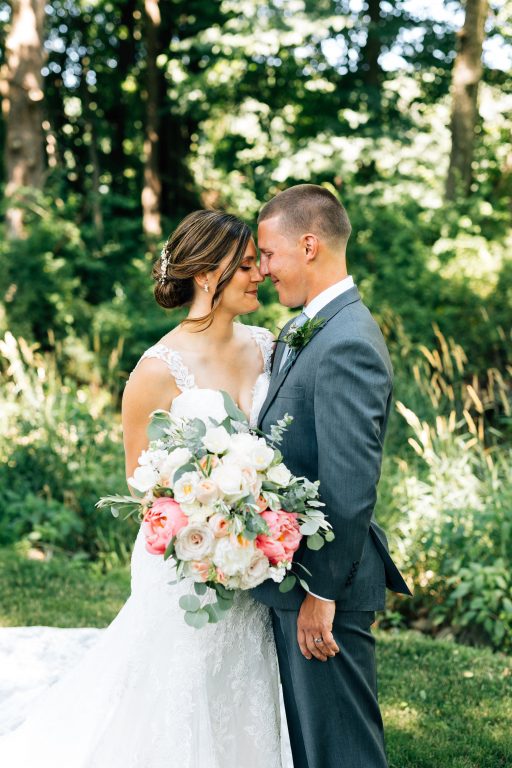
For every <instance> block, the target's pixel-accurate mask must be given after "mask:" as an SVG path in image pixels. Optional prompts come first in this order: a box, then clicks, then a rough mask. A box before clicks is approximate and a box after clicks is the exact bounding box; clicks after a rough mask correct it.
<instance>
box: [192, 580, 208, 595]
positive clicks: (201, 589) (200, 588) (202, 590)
mask: <svg viewBox="0 0 512 768" xmlns="http://www.w3.org/2000/svg"><path fill="white" fill-rule="evenodd" d="M207 591H208V586H207V585H206V584H205V583H204V582H203V581H195V582H194V592H195V593H196V595H206V592H207Z"/></svg>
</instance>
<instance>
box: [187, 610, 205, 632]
mask: <svg viewBox="0 0 512 768" xmlns="http://www.w3.org/2000/svg"><path fill="white" fill-rule="evenodd" d="M185 621H186V622H187V624H188V625H189V626H190V627H194V628H195V629H202V628H203V627H205V626H206V625H207V624H208V622H209V621H210V615H209V613H208V611H206V610H205V609H204V608H201V610H199V611H195V612H194V613H191V612H190V611H187V612H186V613H185Z"/></svg>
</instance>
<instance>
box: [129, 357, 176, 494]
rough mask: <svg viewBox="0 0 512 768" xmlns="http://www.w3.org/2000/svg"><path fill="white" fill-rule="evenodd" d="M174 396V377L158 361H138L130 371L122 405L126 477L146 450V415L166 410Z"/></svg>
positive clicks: (147, 419)
mask: <svg viewBox="0 0 512 768" xmlns="http://www.w3.org/2000/svg"><path fill="white" fill-rule="evenodd" d="M178 394H179V390H178V388H177V386H176V383H175V381H174V378H173V377H172V376H171V375H170V373H169V369H168V368H167V366H166V365H165V364H164V363H163V362H162V361H161V360H158V359H155V358H149V359H145V360H142V361H141V362H140V363H139V365H138V366H137V368H136V369H135V370H134V371H133V373H132V375H131V376H130V378H129V380H128V382H127V384H126V387H125V390H124V393H123V404H122V421H123V442H124V455H125V472H126V477H127V478H128V477H131V476H132V474H133V471H134V469H135V468H136V466H137V460H138V458H139V456H140V454H141V453H142V451H143V450H145V449H146V448H147V447H148V442H149V441H148V436H147V428H148V424H149V417H150V415H151V414H152V413H153V411H156V410H158V409H160V408H164V409H166V410H168V409H169V408H170V407H171V403H172V401H173V399H174V398H175V397H176V395H178ZM130 492H131V489H130Z"/></svg>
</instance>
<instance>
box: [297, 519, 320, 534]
mask: <svg viewBox="0 0 512 768" xmlns="http://www.w3.org/2000/svg"><path fill="white" fill-rule="evenodd" d="M319 527H320V526H319V525H318V522H317V521H316V520H308V521H307V522H305V523H302V525H301V526H300V532H301V533H302V535H303V536H312V535H313V534H314V533H316V532H317V531H318V528H319Z"/></svg>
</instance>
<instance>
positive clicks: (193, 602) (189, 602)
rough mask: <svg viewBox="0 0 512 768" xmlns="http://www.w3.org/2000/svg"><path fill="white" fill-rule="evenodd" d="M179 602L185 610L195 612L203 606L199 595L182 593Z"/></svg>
mask: <svg viewBox="0 0 512 768" xmlns="http://www.w3.org/2000/svg"><path fill="white" fill-rule="evenodd" d="M179 604H180V608H183V610H184V611H190V612H194V611H198V610H199V609H200V608H201V601H200V599H199V598H198V597H197V595H182V596H181V597H180V600H179Z"/></svg>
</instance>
